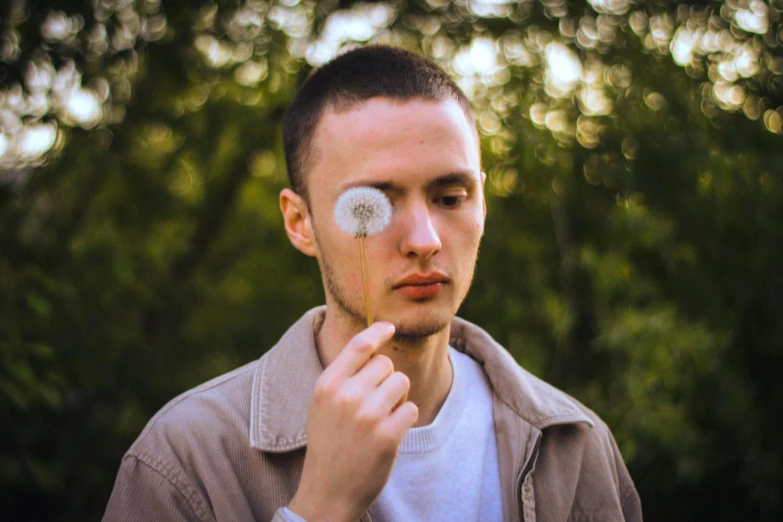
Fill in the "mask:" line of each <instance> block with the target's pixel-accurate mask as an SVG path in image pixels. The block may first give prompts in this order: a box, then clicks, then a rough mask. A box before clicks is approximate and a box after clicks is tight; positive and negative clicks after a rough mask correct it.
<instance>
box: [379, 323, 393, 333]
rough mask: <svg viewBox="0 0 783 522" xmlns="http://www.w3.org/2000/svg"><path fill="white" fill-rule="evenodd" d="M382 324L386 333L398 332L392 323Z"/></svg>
mask: <svg viewBox="0 0 783 522" xmlns="http://www.w3.org/2000/svg"><path fill="white" fill-rule="evenodd" d="M380 324H382V325H383V327H384V328H385V329H386V331H387V332H388V333H394V330H396V328H395V327H394V325H393V324H392V323H389V322H387V321H382V322H381V323H380Z"/></svg>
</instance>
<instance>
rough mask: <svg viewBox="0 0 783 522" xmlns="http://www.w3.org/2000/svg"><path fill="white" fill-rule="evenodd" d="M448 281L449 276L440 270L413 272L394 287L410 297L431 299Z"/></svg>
mask: <svg viewBox="0 0 783 522" xmlns="http://www.w3.org/2000/svg"><path fill="white" fill-rule="evenodd" d="M448 281H449V280H448V278H447V277H446V276H445V275H443V274H441V273H439V272H433V273H430V274H413V275H410V276H408V277H406V278H404V279H402V280H401V281H400V282H399V283H397V284H396V285H394V286H393V289H394V290H399V291H400V293H401V294H402V295H404V296H405V297H408V298H409V299H417V300H418V299H429V298H431V297H435V296H436V295H438V294H439V293H440V291H441V290H443V286H444V285H445V284H446V283H448Z"/></svg>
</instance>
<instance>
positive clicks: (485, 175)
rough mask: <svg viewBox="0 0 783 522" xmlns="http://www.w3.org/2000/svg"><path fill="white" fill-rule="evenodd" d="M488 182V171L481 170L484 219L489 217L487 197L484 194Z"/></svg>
mask: <svg viewBox="0 0 783 522" xmlns="http://www.w3.org/2000/svg"><path fill="white" fill-rule="evenodd" d="M486 182H487V173H486V172H484V171H483V170H482V171H481V204H482V206H483V207H484V219H487V197H486V195H485V194H484V184H485V183H486Z"/></svg>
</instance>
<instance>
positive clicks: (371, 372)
mask: <svg viewBox="0 0 783 522" xmlns="http://www.w3.org/2000/svg"><path fill="white" fill-rule="evenodd" d="M392 373H394V363H393V362H392V360H391V359H389V358H388V357H386V356H385V355H376V356H375V357H373V358H371V359H370V360H369V361H368V362H367V364H365V365H364V366H363V367H362V368H361V369H359V371H358V372H356V374H355V375H354V376H353V377H351V378H350V381H353V383H352V385H353V386H356V387H357V388H359V389H361V390H367V391H371V390H374V389H375V388H377V387H378V386H379V385H380V384H381V383H382V382H383V381H384V379H386V378H387V377H388V376H389V375H391V374H392Z"/></svg>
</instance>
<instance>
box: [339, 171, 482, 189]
mask: <svg viewBox="0 0 783 522" xmlns="http://www.w3.org/2000/svg"><path fill="white" fill-rule="evenodd" d="M477 183H478V181H477V180H476V177H475V176H474V175H473V173H472V172H471V171H459V172H452V173H450V174H446V175H443V176H440V177H437V178H435V179H434V180H432V181H430V182H429V183H427V185H426V187H425V189H427V190H431V189H434V188H441V187H449V186H452V185H464V186H466V187H471V186H473V185H476V184H477ZM353 187H372V188H375V189H378V190H381V191H383V192H396V193H403V192H405V190H406V189H405V188H404V187H403V186H402V185H399V184H398V183H394V182H393V181H365V180H356V181H353V182H351V183H348V184H347V185H346V186H345V187H344V188H343V190H347V189H349V188H353Z"/></svg>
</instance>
